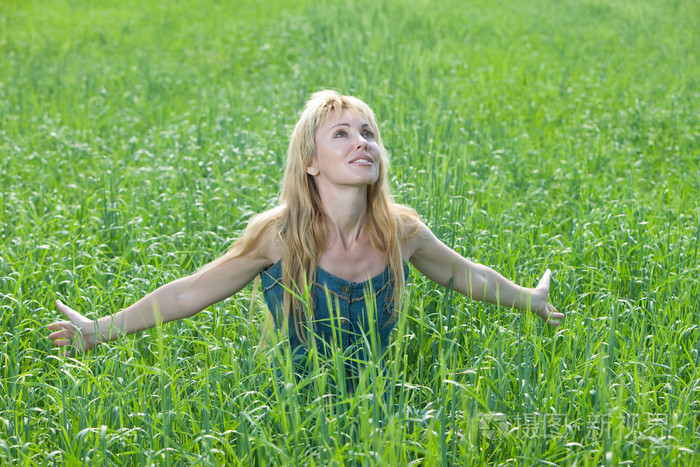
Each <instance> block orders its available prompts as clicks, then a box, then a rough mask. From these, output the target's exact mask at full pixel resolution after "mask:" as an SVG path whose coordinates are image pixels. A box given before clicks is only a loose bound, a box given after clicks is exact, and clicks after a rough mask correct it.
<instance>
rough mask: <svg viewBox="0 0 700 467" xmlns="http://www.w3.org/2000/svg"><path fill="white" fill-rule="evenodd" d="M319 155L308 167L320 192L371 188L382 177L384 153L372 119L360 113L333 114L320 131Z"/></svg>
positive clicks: (317, 132)
mask: <svg viewBox="0 0 700 467" xmlns="http://www.w3.org/2000/svg"><path fill="white" fill-rule="evenodd" d="M315 139H316V155H315V157H314V158H313V159H312V160H311V163H310V164H309V166H308V168H307V170H306V171H307V173H309V174H311V175H312V176H313V177H314V179H315V181H316V185H317V186H318V187H319V190H323V189H324V188H326V187H329V186H335V187H352V186H354V187H358V186H365V187H366V186H368V185H371V184H372V183H374V182H376V181H377V178H378V177H379V161H380V157H381V151H380V148H379V144H378V143H377V142H376V140H375V132H374V130H373V129H372V126H371V125H370V122H369V120H368V119H367V118H366V117H365V116H364V115H362V114H361V113H359V112H355V111H349V110H345V111H343V112H341V113H336V114H334V115H333V114H332V115H331V116H330V117H329V118H328V119H327V120H326V121H325V122H324V123H323V124H322V125H321V126H320V127H319V129H318V130H317V131H316V138H315Z"/></svg>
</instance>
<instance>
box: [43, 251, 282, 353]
mask: <svg viewBox="0 0 700 467" xmlns="http://www.w3.org/2000/svg"><path fill="white" fill-rule="evenodd" d="M273 243H274V242H273ZM259 245H260V246H259V247H258V248H256V249H255V250H254V251H251V252H248V253H247V254H245V255H242V256H238V257H235V258H233V259H228V260H225V261H216V262H215V263H213V266H212V267H205V268H203V269H202V270H200V271H198V272H196V273H194V274H192V275H191V276H188V277H183V278H181V279H177V280H175V281H172V282H170V283H168V284H165V285H163V286H162V287H160V288H158V289H157V290H155V291H153V292H151V293H149V294H148V295H146V296H145V297H143V298H142V299H141V300H139V301H137V302H136V303H134V304H133V305H131V306H129V307H128V308H125V309H124V310H122V311H119V312H118V313H115V314H114V315H111V316H105V317H103V318H100V319H98V320H95V321H93V320H90V319H88V318H85V317H84V316H83V315H81V314H80V313H78V312H77V311H75V310H73V309H71V308H70V307H68V306H66V305H64V304H63V303H61V302H60V301H58V300H57V301H56V305H57V307H58V309H59V310H60V311H62V312H63V313H64V314H65V315H66V317H67V318H68V321H60V322H57V323H53V324H52V325H50V326H49V329H50V330H52V331H54V332H53V333H51V334H50V335H49V338H50V339H51V340H52V341H53V343H54V345H56V346H59V347H65V346H69V345H71V344H73V345H74V349H75V350H76V351H85V350H89V349H91V348H93V347H95V346H96V345H98V344H101V343H103V342H108V341H111V340H114V339H116V338H118V337H119V336H121V335H124V334H131V333H134V332H138V331H142V330H144V329H149V328H152V327H154V326H155V325H156V324H158V323H167V322H169V321H174V320H177V319H181V318H187V317H190V316H193V315H195V314H197V313H199V312H200V311H202V310H203V309H205V308H206V307H208V306H209V305H212V304H214V303H216V302H219V301H221V300H223V299H225V298H227V297H230V296H231V295H233V294H235V293H236V292H238V291H239V290H241V289H242V288H243V287H245V286H246V285H247V284H248V283H249V282H250V281H252V280H253V279H254V278H255V276H256V275H257V274H258V273H259V272H260V271H262V270H263V269H264V268H265V267H267V266H269V265H270V264H272V261H271V260H270V255H269V254H268V253H269V251H265V250H267V248H266V245H267V246H269V245H270V243H268V242H264V241H261V242H260V243H259Z"/></svg>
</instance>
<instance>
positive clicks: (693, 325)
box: [0, 0, 700, 465]
mask: <svg viewBox="0 0 700 467" xmlns="http://www.w3.org/2000/svg"><path fill="white" fill-rule="evenodd" d="M699 19H700V6H699V5H698V3H697V2H694V1H691V0H677V1H670V2H655V1H648V0H640V1H632V0H626V1H625V0H619V1H609V2H605V1H600V0H588V1H573V0H562V1H551V2H546V3H545V2H527V1H521V0H513V1H507V2H488V1H475V2H463V1H456V0H447V1H445V2H440V3H434V2H428V1H425V0H411V1H398V0H375V1H367V0H360V1H358V2H349V3H347V4H341V5H335V3H331V2H328V5H322V4H321V5H320V4H319V3H318V2H304V1H295V2H289V1H287V2H281V1H280V2H254V3H248V4H246V5H233V4H231V3H230V2H216V1H204V0H202V1H192V2H175V1H173V2H164V1H158V2H146V3H145V4H142V3H141V2H133V1H126V2H114V1H110V2H99V6H98V5H97V4H94V3H93V2H87V1H82V0H57V1H55V2H37V1H26V2H18V1H8V2H4V3H3V6H2V7H1V8H0V219H1V222H0V307H1V308H0V309H1V310H2V311H1V312H0V313H1V314H0V329H2V337H1V338H0V464H6V463H17V464H20V465H46V464H54V463H55V464H69V465H70V464H74V463H76V464H77V463H84V464H90V465H98V464H115V465H122V464H124V465H145V464H153V463H155V464H161V463H164V464H166V465H173V464H182V465H189V464H223V463H227V464H235V463H237V462H239V463H241V464H248V463H251V462H253V463H258V464H268V463H298V464H333V463H338V464H341V463H347V464H361V463H362V464H373V463H391V464H397V463H399V464H406V463H410V462H414V463H422V464H425V465H440V464H442V465H448V464H464V465H469V464H475V463H489V464H517V465H533V464H535V465H536V464H548V463H554V464H558V465H559V464H564V465H600V464H603V465H617V464H626V463H634V464H641V465H659V464H666V465H700V452H699V450H698V447H697V446H698V444H697V439H698V437H699V436H700V406H699V403H698V400H700V359H699V357H698V351H699V350H700V327H699V326H700V305H699V304H698V303H699V302H700V301H699V298H700V279H699V278H700V261H699V260H698V245H699V244H700V202H699V201H698V200H700V171H699V169H698V162H699V161H700V149H699V148H700V117H699V115H700V114H698V108H700V99H699V95H700V88H699V86H698V84H699V83H698V80H699V78H698V77H700V60H699V58H698V50H700V36H698V34H697V30H698V29H700V20H699ZM322 88H335V89H338V90H341V91H343V92H346V93H351V94H355V95H358V96H359V97H361V98H363V99H365V100H366V101H367V102H368V103H369V104H370V106H371V107H372V108H373V109H374V110H375V112H376V113H377V116H378V118H379V121H380V124H381V128H382V132H383V138H384V140H385V142H386V145H387V147H388V148H389V150H390V152H391V153H392V166H393V167H392V168H393V172H392V180H393V183H394V186H395V191H396V198H397V199H398V200H399V201H401V202H405V203H407V204H410V205H412V206H414V207H416V209H418V211H419V212H420V214H421V215H422V217H423V218H424V220H425V221H426V222H427V223H428V224H429V225H430V226H431V228H433V229H434V231H435V232H436V233H437V234H438V235H439V237H440V238H442V239H443V240H444V241H445V242H446V243H448V244H450V245H452V246H453V247H454V248H455V249H457V251H459V252H460V253H462V254H463V255H465V256H467V257H469V258H472V259H474V260H476V261H478V262H481V263H484V264H488V265H490V266H493V267H495V268H496V269H497V270H499V271H500V272H502V273H503V274H504V275H506V276H507V277H510V278H512V279H514V280H516V281H517V282H518V283H521V284H523V285H534V284H535V283H536V281H537V279H538V278H539V277H540V276H541V274H542V273H543V271H544V269H545V268H547V267H550V268H552V269H553V270H554V273H555V275H554V280H553V284H552V301H553V303H554V304H555V305H556V306H557V307H558V308H559V310H561V311H563V312H565V313H566V315H567V318H566V320H565V323H564V325H563V326H562V327H560V328H556V329H552V328H546V327H544V326H543V325H542V324H541V323H539V321H538V320H537V319H535V318H533V317H531V316H528V315H525V314H522V313H518V312H514V311H512V310H508V309H499V308H497V307H495V306H490V305H482V304H479V303H473V302H469V301H467V300H465V299H463V298H462V297H459V296H456V295H454V294H452V293H449V292H448V291H446V290H445V289H442V288H440V287H437V286H434V285H432V284H431V283H429V282H427V281H426V280H424V279H423V278H422V277H420V276H419V275H418V274H417V273H416V272H415V271H414V272H412V283H411V286H410V287H409V290H408V291H407V297H406V308H405V314H403V315H402V317H401V321H400V323H399V325H398V326H397V330H396V331H395V332H394V339H395V340H394V343H393V344H392V345H391V347H390V348H389V351H388V355H387V360H386V361H387V367H388V371H387V375H386V376H382V375H378V376H375V377H374V378H372V379H371V381H370V383H369V384H368V387H367V388H364V389H361V390H360V391H358V392H357V393H356V394H355V395H352V396H350V395H340V396H338V397H336V398H335V399H328V398H325V397H323V395H324V394H325V393H326V392H328V391H327V388H328V385H329V384H330V382H331V380H332V376H333V375H334V374H335V372H336V369H337V368H339V367H338V365H337V363H334V362H332V361H331V362H327V363H323V362H322V363H321V364H320V365H321V368H319V369H318V370H317V371H315V372H313V373H312V374H311V375H310V377H309V378H308V379H307V380H304V381H302V382H301V383H300V384H298V385H286V386H285V385H282V386H277V385H275V384H274V382H273V371H272V370H271V369H270V362H271V360H272V359H273V354H274V353H275V351H276V348H275V346H274V344H273V345H268V346H265V345H260V342H261V340H262V339H263V336H262V334H263V330H264V328H265V323H266V322H267V319H268V317H267V312H266V310H265V307H264V304H263V302H262V300H261V298H260V297H259V295H255V296H254V295H252V293H253V292H252V290H253V289H252V287H250V288H248V289H246V290H245V291H243V292H241V293H240V294H238V295H236V296H235V297H232V298H231V299H229V300H226V301H225V302H223V303H221V304H219V305H216V306H213V307H211V308H209V309H207V310H205V311H204V312H202V313H200V314H199V315H197V316H196V317H194V318H192V319H189V320H186V321H182V322H177V323H172V324H169V325H167V326H165V327H164V328H163V329H162V330H161V329H156V330H152V331H149V332H145V333H142V334H141V335H139V336H135V337H129V338H125V339H123V340H120V341H118V342H115V343H112V344H110V345H105V346H102V347H100V348H99V349H97V350H96V351H94V352H92V353H90V354H88V355H84V356H79V357H77V358H61V357H58V356H57V352H56V351H55V349H52V348H51V345H50V341H49V340H48V339H47V337H46V336H47V334H48V332H47V331H46V329H45V326H47V325H48V324H50V323H51V322H53V321H54V320H55V319H56V318H57V315H56V310H55V308H54V306H53V301H54V300H55V299H56V298H61V299H62V300H64V301H65V302H66V303H69V304H71V305H72V306H74V307H75V308H76V309H78V310H80V311H82V312H83V313H85V314H87V315H88V316H90V317H93V318H97V317H100V316H104V315H106V314H109V313H112V312H115V311H117V310H118V309H120V308H121V307H124V306H126V305H128V304H130V303H132V302H133V301H135V300H136V299H138V298H140V297H141V296H143V295H144V294H146V293H148V292H150V291H152V290H154V289H155V288H156V287H158V286H159V285H161V284H163V283H165V282H167V281H169V280H172V279H174V278H177V277H181V276H183V275H186V274H188V273H190V272H192V271H194V270H195V269H196V268H198V267H199V266H201V265H203V264H204V263H206V262H208V261H210V260H212V259H214V258H215V257H217V255H219V254H220V253H221V252H223V251H224V250H225V249H226V247H227V246H228V245H230V244H231V242H232V241H233V239H235V238H237V237H238V235H239V234H240V233H241V231H242V229H243V228H244V227H245V225H246V222H247V220H248V219H249V217H250V215H251V214H253V213H255V212H259V211H261V210H263V209H266V208H268V207H270V206H272V205H274V203H275V200H274V198H275V195H276V193H277V190H278V186H279V185H278V181H279V179H280V177H281V173H282V170H283V167H282V162H283V158H284V152H285V149H286V145H287V138H288V135H289V133H290V131H291V128H292V125H293V124H294V123H295V121H296V118H297V116H298V113H299V111H300V110H301V106H302V105H303V102H304V101H305V99H306V98H307V97H308V95H309V94H310V93H311V92H313V91H316V90H319V89H322ZM372 372H374V373H376V368H374V367H373V366H371V365H370V368H369V369H368V374H369V373H372ZM382 384H387V385H388V386H389V387H390V391H389V394H390V400H389V401H388V402H387V401H385V400H383V399H382V397H381V396H380V393H381V391H380V390H379V389H378V388H379V387H381V385H382Z"/></svg>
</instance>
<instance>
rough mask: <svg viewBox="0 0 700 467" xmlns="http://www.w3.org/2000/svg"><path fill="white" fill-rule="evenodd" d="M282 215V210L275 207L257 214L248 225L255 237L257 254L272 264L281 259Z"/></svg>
mask: <svg viewBox="0 0 700 467" xmlns="http://www.w3.org/2000/svg"><path fill="white" fill-rule="evenodd" d="M283 214H284V212H283V209H282V208H281V207H276V208H273V209H270V210H268V211H264V212H262V213H260V214H258V215H257V216H255V217H254V218H253V219H251V221H250V223H249V224H248V229H249V230H252V232H250V233H251V234H253V235H255V237H256V240H257V241H256V244H257V249H258V251H259V254H262V255H264V256H266V257H267V258H268V259H269V260H270V262H271V263H272V264H274V263H276V262H278V261H279V260H280V258H282V253H283V251H284V244H283V240H282V236H281V234H280V229H281V223H282V218H283Z"/></svg>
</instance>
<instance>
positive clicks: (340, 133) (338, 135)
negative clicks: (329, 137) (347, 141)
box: [334, 130, 347, 138]
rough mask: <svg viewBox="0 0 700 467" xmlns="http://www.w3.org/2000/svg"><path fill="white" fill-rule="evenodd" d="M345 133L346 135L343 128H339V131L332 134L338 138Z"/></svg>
mask: <svg viewBox="0 0 700 467" xmlns="http://www.w3.org/2000/svg"><path fill="white" fill-rule="evenodd" d="M345 135H347V133H346V132H345V130H340V131H339V132H337V133H336V134H335V135H334V136H335V137H336V138H340V137H343V136H345Z"/></svg>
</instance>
